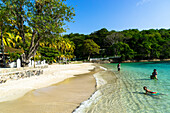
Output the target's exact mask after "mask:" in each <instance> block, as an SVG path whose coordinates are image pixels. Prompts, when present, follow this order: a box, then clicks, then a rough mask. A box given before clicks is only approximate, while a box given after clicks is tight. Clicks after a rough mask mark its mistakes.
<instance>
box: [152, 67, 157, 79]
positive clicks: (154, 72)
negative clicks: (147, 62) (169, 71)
mask: <svg viewBox="0 0 170 113" xmlns="http://www.w3.org/2000/svg"><path fill="white" fill-rule="evenodd" d="M157 75H158V73H157V71H156V69H154V70H153V73H152V75H151V79H157V80H158V78H157Z"/></svg>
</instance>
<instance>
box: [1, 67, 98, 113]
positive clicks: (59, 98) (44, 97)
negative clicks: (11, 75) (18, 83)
mask: <svg viewBox="0 0 170 113" xmlns="http://www.w3.org/2000/svg"><path fill="white" fill-rule="evenodd" d="M98 71H99V70H98ZM96 72H97V70H96V71H91V72H90V73H86V74H81V75H76V77H73V78H68V79H66V80H64V81H63V82H60V83H57V84H55V85H52V86H49V87H45V88H41V89H36V90H33V91H31V92H29V93H27V94H26V95H25V96H23V97H21V98H19V99H17V100H13V101H8V102H2V103H0V113H71V112H72V111H73V110H74V109H76V107H78V106H79V105H80V103H81V102H83V101H85V100H87V99H88V98H89V97H90V96H91V95H92V93H93V92H94V91H95V84H96V82H95V79H94V77H93V74H94V73H96Z"/></svg>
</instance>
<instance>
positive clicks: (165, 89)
mask: <svg viewBox="0 0 170 113" xmlns="http://www.w3.org/2000/svg"><path fill="white" fill-rule="evenodd" d="M103 66H104V67H105V68H107V70H106V71H103V72H100V73H98V74H96V75H94V76H95V78H96V80H97V85H98V89H97V91H96V92H95V93H94V94H93V95H92V97H91V98H90V99H89V100H87V101H85V102H83V103H82V104H81V106H80V107H79V108H78V109H77V110H76V111H75V112H77V113H80V112H82V113H122V112H124V113H170V62H145V63H144V62H143V63H122V64H121V71H120V72H117V68H116V66H117V64H106V65H103ZM153 69H157V72H158V80H151V79H150V75H151V73H152V72H153ZM143 86H147V87H148V89H149V90H151V91H155V92H158V93H160V95H146V94H144V90H143Z"/></svg>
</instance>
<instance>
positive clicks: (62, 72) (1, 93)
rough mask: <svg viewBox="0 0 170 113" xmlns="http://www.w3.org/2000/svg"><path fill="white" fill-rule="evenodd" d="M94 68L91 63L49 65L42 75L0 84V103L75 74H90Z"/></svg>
mask: <svg viewBox="0 0 170 113" xmlns="http://www.w3.org/2000/svg"><path fill="white" fill-rule="evenodd" d="M93 68H94V66H93V65H92V64H91V63H82V64H67V65H49V67H48V68H46V69H44V73H43V75H40V76H33V77H30V78H24V79H19V80H13V81H8V82H6V83H4V84H0V102H4V101H10V100H14V99H17V98H19V97H22V96H23V95H25V94H26V93H27V92H29V91H31V90H34V89H39V88H43V87H47V86H50V85H52V84H56V83H59V82H61V81H63V80H65V79H67V78H70V77H74V75H77V74H83V73H88V72H90V71H89V70H92V69H93Z"/></svg>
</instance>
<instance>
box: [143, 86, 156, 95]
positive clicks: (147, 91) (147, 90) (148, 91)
mask: <svg viewBox="0 0 170 113" xmlns="http://www.w3.org/2000/svg"><path fill="white" fill-rule="evenodd" d="M143 89H144V90H145V91H146V94H147V93H152V94H153V93H156V92H153V91H151V90H149V89H147V87H146V86H144V87H143Z"/></svg>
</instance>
